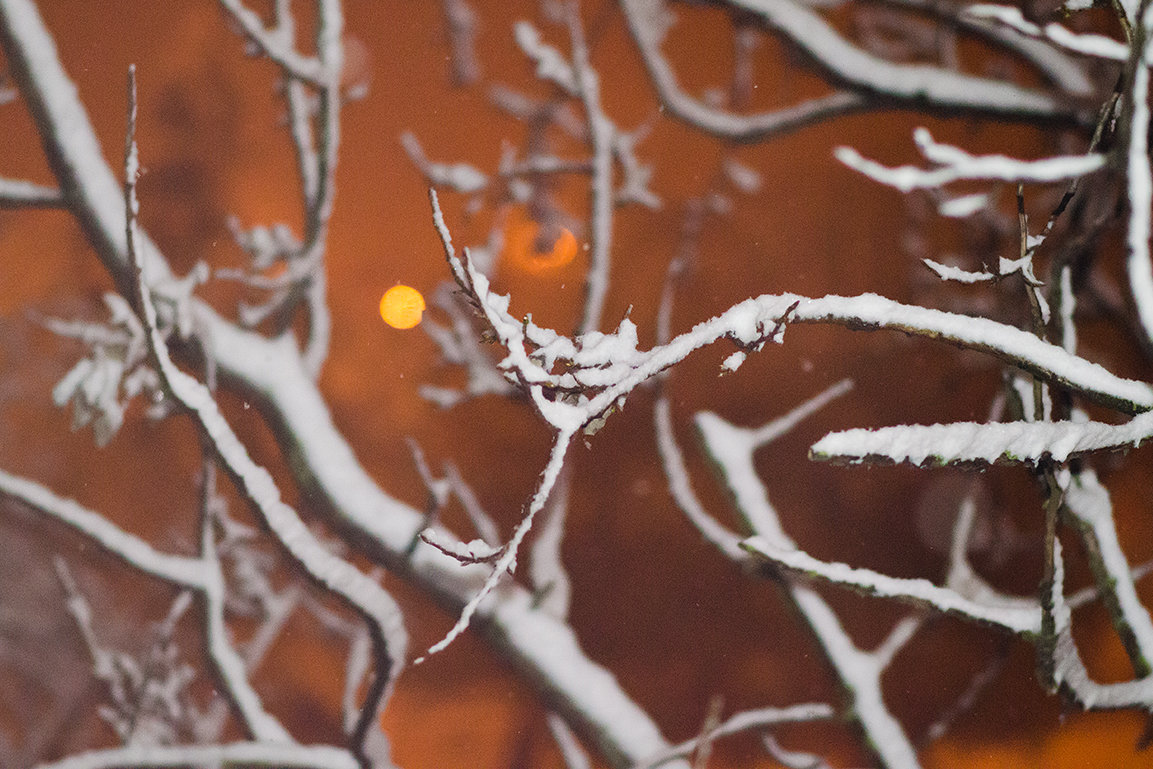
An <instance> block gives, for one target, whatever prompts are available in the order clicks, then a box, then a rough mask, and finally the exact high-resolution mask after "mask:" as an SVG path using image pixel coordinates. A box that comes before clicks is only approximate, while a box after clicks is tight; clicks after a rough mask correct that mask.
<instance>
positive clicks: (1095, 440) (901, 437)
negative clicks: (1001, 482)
mask: <svg viewBox="0 0 1153 769" xmlns="http://www.w3.org/2000/svg"><path fill="white" fill-rule="evenodd" d="M1151 435H1153V412H1146V413H1144V414H1141V415H1139V416H1136V417H1134V418H1133V419H1130V420H1129V421H1128V422H1125V423H1124V424H1120V425H1111V424H1105V423H1103V422H1092V421H1086V422H1073V421H1063V422H987V423H982V422H954V423H951V424H944V425H941V424H938V425H898V426H895V427H882V428H878V429H875V430H871V429H866V428H854V429H851V430H842V431H838V432H833V433H829V434H828V435H826V436H825V437H824V438H822V439H821V440H819V441H817V442H816V443H815V444H813V447H812V448H811V449H810V450H809V456H810V457H811V458H813V459H817V460H821V461H832V462H848V463H859V462H872V463H876V462H898V463H899V462H910V463H912V464H914V465H919V466H941V465H951V464H978V465H988V464H1030V465H1037V464H1040V463H1041V462H1042V461H1044V460H1055V461H1057V462H1064V461H1066V460H1068V459H1071V458H1073V457H1078V456H1083V455H1085V454H1089V453H1092V452H1096V451H1118V450H1122V449H1126V448H1131V447H1137V446H1140V445H1141V444H1142V443H1143V442H1144V441H1146V440H1148V438H1149V437H1150V436H1151Z"/></svg>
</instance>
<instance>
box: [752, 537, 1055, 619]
mask: <svg viewBox="0 0 1153 769" xmlns="http://www.w3.org/2000/svg"><path fill="white" fill-rule="evenodd" d="M741 546H742V547H744V548H745V549H746V550H747V551H749V552H750V553H753V554H755V555H757V556H758V557H760V558H763V559H764V560H765V561H767V562H768V563H771V564H773V565H775V566H779V567H781V568H784V569H787V570H788V571H790V572H792V573H794V574H797V575H800V576H806V577H816V578H818V579H820V580H823V581H826V582H830V583H833V584H836V585H841V586H842V587H847V588H850V589H853V590H857V591H859V592H863V593H865V594H866V595H873V596H878V597H881V598H897V599H900V600H903V601H908V602H910V603H913V604H916V605H918V606H922V607H926V608H930V609H934V610H936V611H939V612H942V613H945V614H953V615H955V616H958V617H963V618H965V619H968V620H973V621H976V622H981V623H985V624H990V625H996V626H999V627H1002V628H1004V629H1006V630H1008V631H1009V632H1011V633H1015V634H1019V635H1036V634H1037V633H1039V632H1040V631H1041V609H1040V607H1039V606H1033V607H1032V608H1023V607H1020V606H1018V605H1016V604H1010V605H992V604H990V605H986V604H982V603H980V602H977V601H974V600H971V599H969V598H966V597H964V596H962V595H961V594H960V593H958V592H956V591H954V590H951V589H949V588H944V587H938V586H937V585H934V584H933V583H932V582H930V581H929V580H927V579H904V578H899V577H890V576H887V575H885V574H881V573H879V572H875V571H873V570H871V569H861V568H855V567H853V566H849V565H847V564H844V563H829V562H826V561H821V560H818V559H816V558H814V557H812V556H811V555H809V554H808V553H806V552H804V551H803V550H797V549H789V548H784V547H781V546H779V545H777V544H774V543H773V542H771V541H770V540H769V539H767V538H765V537H750V538H749V539H746V540H744V541H743V542H742V543H741Z"/></svg>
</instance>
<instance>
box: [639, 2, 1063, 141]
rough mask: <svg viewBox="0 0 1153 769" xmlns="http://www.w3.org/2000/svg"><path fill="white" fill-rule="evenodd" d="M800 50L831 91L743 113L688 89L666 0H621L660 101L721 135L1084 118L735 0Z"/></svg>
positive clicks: (796, 11)
mask: <svg viewBox="0 0 1153 769" xmlns="http://www.w3.org/2000/svg"><path fill="white" fill-rule="evenodd" d="M729 4H730V5H732V6H733V7H735V8H740V9H742V10H744V11H748V12H749V13H752V14H755V15H756V17H757V18H760V19H763V20H764V21H765V22H766V23H767V24H768V25H769V26H770V27H772V29H773V30H774V31H776V32H777V33H778V34H780V35H782V36H783V37H784V38H785V39H786V40H788V41H789V42H791V43H793V44H794V45H796V46H797V47H798V48H800V49H801V50H802V51H803V52H804V53H805V54H806V55H807V56H808V57H809V58H810V60H812V61H814V62H815V63H816V64H817V65H818V67H819V68H820V69H821V70H822V71H823V72H824V74H825V75H826V77H827V78H828V79H829V80H830V83H831V84H832V85H834V86H837V87H840V88H844V89H846V90H844V91H838V92H834V93H832V94H830V95H828V96H824V97H820V98H817V99H813V100H810V101H807V102H802V103H801V104H798V105H795V106H792V107H787V108H781V109H777V110H771V111H769V112H765V113H759V114H752V115H742V114H738V113H734V112H730V111H727V110H723V109H719V108H716V107H712V106H710V105H707V104H705V103H704V102H702V101H700V100H698V99H695V98H693V97H692V96H690V95H688V94H687V93H685V92H684V90H683V89H682V88H681V87H680V85H679V84H678V83H677V77H676V74H675V72H674V71H673V68H672V65H671V64H669V62H668V60H667V59H666V58H665V56H664V54H663V53H662V52H661V44H662V43H663V41H664V38H665V35H666V33H667V31H668V28H669V27H670V26H671V24H672V20H671V18H670V12H669V10H668V8H667V7H666V3H665V0H622V3H621V8H622V10H623V11H624V14H625V18H626V20H627V21H628V24H629V30H630V32H631V33H632V36H633V39H634V40H635V41H636V44H637V48H638V50H639V51H640V53H641V56H642V57H643V59H644V63H645V67H646V69H647V70H648V73H649V77H650V78H651V79H652V81H653V86H654V87H655V88H656V90H657V95H658V97H659V98H660V100H661V103H662V104H663V105H664V106H665V107H666V108H667V109H668V110H669V112H671V113H672V114H673V115H674V116H676V117H677V118H679V119H681V120H683V121H685V122H687V123H689V124H691V125H693V126H695V127H697V128H699V129H701V130H703V131H706V132H708V133H711V134H713V135H715V136H718V137H721V138H725V139H730V140H734V141H756V140H760V139H764V138H767V137H769V136H771V135H774V134H779V133H785V132H788V131H792V130H796V129H798V128H801V127H803V126H806V125H810V124H813V123H817V122H821V121H823V120H827V119H830V118H833V117H837V116H839V115H844V114H848V113H851V112H859V111H862V110H867V109H877V108H878V107H879V106H881V104H883V103H884V104H887V105H896V106H902V105H908V106H916V107H917V108H921V109H924V108H930V109H934V108H935V109H941V110H948V111H955V112H964V113H969V114H981V115H989V116H997V117H1003V118H1008V119H1017V120H1065V121H1079V120H1080V117H1079V116H1078V115H1077V113H1076V111H1075V109H1074V108H1072V107H1071V106H1068V105H1065V104H1063V103H1062V101H1061V100H1060V99H1058V98H1055V97H1052V96H1049V95H1047V94H1044V93H1042V92H1040V91H1035V90H1031V89H1026V88H1022V87H1019V86H1016V85H1013V84H1010V83H1006V82H1002V81H997V80H989V79H985V78H980V77H975V76H972V75H965V74H962V73H958V72H953V71H951V70H947V69H941V68H937V67H929V66H923V65H903V64H895V63H893V62H889V61H886V60H884V59H880V58H877V57H875V56H873V55H871V54H869V53H866V52H865V51H863V50H861V49H860V48H857V47H856V46H854V45H853V44H852V43H850V42H849V41H847V40H845V39H844V38H843V37H841V36H840V34H839V33H838V32H837V31H836V30H835V29H833V27H832V26H830V25H829V24H828V23H827V22H826V21H825V20H824V19H823V18H822V17H821V16H820V14H818V13H817V12H816V11H814V10H812V9H810V8H809V7H807V6H805V5H803V4H801V3H796V2H792V0H732V1H731V2H730V3H729Z"/></svg>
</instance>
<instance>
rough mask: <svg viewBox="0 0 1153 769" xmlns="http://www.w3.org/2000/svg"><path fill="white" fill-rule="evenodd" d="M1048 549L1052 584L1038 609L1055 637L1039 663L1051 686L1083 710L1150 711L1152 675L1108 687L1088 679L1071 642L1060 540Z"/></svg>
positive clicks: (1069, 614) (1068, 608)
mask: <svg viewBox="0 0 1153 769" xmlns="http://www.w3.org/2000/svg"><path fill="white" fill-rule="evenodd" d="M1052 548H1053V551H1052V558H1053V581H1052V585H1051V586H1050V589H1049V592H1048V594H1047V596H1046V600H1043V601H1042V607H1044V610H1045V612H1046V622H1047V623H1051V625H1052V628H1053V633H1054V635H1055V641H1054V643H1053V644H1052V645H1051V648H1050V649H1049V657H1048V659H1047V660H1043V661H1044V662H1045V664H1046V665H1047V666H1048V667H1049V668H1050V670H1051V675H1052V679H1053V683H1054V684H1055V685H1057V686H1059V687H1060V688H1061V689H1063V690H1064V691H1066V692H1067V693H1069V694H1070V695H1071V696H1072V697H1073V699H1074V700H1075V701H1076V702H1077V703H1078V704H1080V705H1081V706H1082V707H1083V708H1085V709H1086V710H1113V709H1118V708H1141V709H1144V710H1149V709H1150V708H1153V676H1150V675H1145V676H1144V677H1141V678H1137V679H1134V680H1131V681H1121V682H1118V683H1109V684H1100V683H1097V682H1096V681H1094V680H1093V679H1092V678H1091V677H1090V675H1089V671H1088V670H1086V668H1085V664H1084V662H1082V660H1081V654H1080V652H1078V651H1077V642H1076V641H1075V640H1074V639H1073V614H1072V610H1071V608H1070V606H1069V604H1068V602H1067V601H1066V599H1065V595H1064V589H1065V560H1064V557H1063V555H1062V547H1061V541H1060V540H1059V539H1054V540H1053V542H1052Z"/></svg>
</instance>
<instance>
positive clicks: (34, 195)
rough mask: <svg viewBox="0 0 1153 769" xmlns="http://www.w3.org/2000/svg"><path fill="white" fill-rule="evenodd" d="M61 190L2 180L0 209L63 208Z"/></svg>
mask: <svg viewBox="0 0 1153 769" xmlns="http://www.w3.org/2000/svg"><path fill="white" fill-rule="evenodd" d="M63 206H64V196H63V195H61V194H60V190H57V189H53V188H52V187H45V186H44V185H42V184H34V183H32V182H26V181H22V180H17V179H0V209H12V208H62V207H63Z"/></svg>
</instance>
